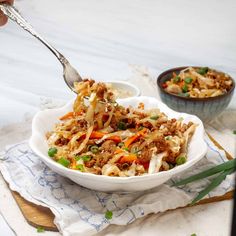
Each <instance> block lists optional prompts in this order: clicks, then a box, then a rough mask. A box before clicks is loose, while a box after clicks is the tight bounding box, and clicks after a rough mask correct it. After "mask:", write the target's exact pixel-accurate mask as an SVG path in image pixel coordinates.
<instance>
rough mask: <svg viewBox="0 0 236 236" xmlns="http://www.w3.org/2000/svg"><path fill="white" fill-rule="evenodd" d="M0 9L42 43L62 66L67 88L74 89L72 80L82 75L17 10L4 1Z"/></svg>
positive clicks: (76, 80)
mask: <svg viewBox="0 0 236 236" xmlns="http://www.w3.org/2000/svg"><path fill="white" fill-rule="evenodd" d="M0 10H1V11H2V12H3V13H4V14H5V15H6V16H8V17H9V18H10V19H11V20H13V21H15V22H16V23H17V24H18V25H19V26H20V27H21V28H23V29H24V30H26V31H28V32H29V33H30V34H31V35H33V36H34V37H35V38H37V39H38V40H39V41H40V42H41V43H43V44H44V45H45V46H46V47H47V48H48V49H49V50H50V51H51V52H52V53H53V54H54V55H55V56H56V58H57V59H58V60H59V61H60V63H61V64H62V66H63V77H64V80H65V82H66V84H67V85H68V86H69V88H70V89H71V90H72V91H74V92H75V90H74V82H79V81H82V77H81V76H80V75H79V73H78V72H77V71H76V69H75V68H73V67H72V66H71V64H70V63H69V61H68V60H67V59H66V58H65V57H64V56H63V55H62V54H61V53H60V52H59V51H58V50H56V49H55V48H54V47H53V46H51V45H50V44H49V43H48V42H47V41H46V40H45V39H44V38H43V37H42V36H40V35H39V34H38V33H37V32H36V31H35V29H34V28H33V27H32V26H31V25H30V24H29V23H28V22H27V21H26V20H25V19H24V18H23V17H22V16H21V14H20V13H19V11H18V10H17V9H16V8H15V7H13V6H10V5H8V4H6V3H2V4H0Z"/></svg>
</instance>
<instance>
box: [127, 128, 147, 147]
mask: <svg viewBox="0 0 236 236" xmlns="http://www.w3.org/2000/svg"><path fill="white" fill-rule="evenodd" d="M146 132H147V129H145V128H143V129H142V130H140V131H138V132H137V133H136V134H135V135H134V136H131V137H130V138H128V139H127V140H126V141H125V142H124V145H125V147H126V148H127V147H129V145H130V144H131V143H133V142H135V141H136V140H137V139H138V138H140V137H142V136H144V134H145V133H146Z"/></svg>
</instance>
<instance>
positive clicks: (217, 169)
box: [173, 159, 236, 186]
mask: <svg viewBox="0 0 236 236" xmlns="http://www.w3.org/2000/svg"><path fill="white" fill-rule="evenodd" d="M232 168H236V159H233V160H230V161H226V162H225V163H222V164H220V165H217V166H215V167H212V168H210V169H208V170H205V171H202V172H200V173H198V174H196V175H192V176H190V177H188V178H186V179H182V180H180V181H179V182H176V183H175V184H174V185H173V186H180V185H184V184H188V183H191V182H193V181H196V180H199V179H204V178H206V177H209V176H211V175H215V174H217V173H219V172H222V171H224V170H228V169H232Z"/></svg>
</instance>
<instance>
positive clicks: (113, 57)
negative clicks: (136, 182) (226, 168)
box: [0, 0, 236, 236]
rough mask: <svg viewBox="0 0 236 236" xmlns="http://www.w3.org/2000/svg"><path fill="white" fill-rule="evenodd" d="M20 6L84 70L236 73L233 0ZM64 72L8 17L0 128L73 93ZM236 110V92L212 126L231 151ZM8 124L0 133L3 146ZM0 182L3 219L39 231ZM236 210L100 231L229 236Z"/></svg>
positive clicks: (105, 0) (124, 75) (33, 1)
mask: <svg viewBox="0 0 236 236" xmlns="http://www.w3.org/2000/svg"><path fill="white" fill-rule="evenodd" d="M16 6H17V7H18V8H19V9H20V10H21V12H22V13H23V15H24V16H25V17H26V18H27V19H28V20H29V21H30V22H31V23H32V24H33V25H34V26H35V28H36V29H38V31H39V32H41V34H42V35H44V36H45V37H46V38H47V39H48V41H50V42H52V43H53V44H54V45H55V46H56V47H57V48H58V49H60V50H61V51H62V52H63V54H64V55H65V56H67V57H68V59H69V60H70V61H71V63H72V64H73V65H74V66H75V67H76V68H78V69H79V71H80V72H81V74H82V75H83V76H92V77H93V78H95V79H96V80H115V79H121V80H127V79H128V78H130V76H132V75H133V72H132V70H131V67H130V65H133V64H135V65H143V66H145V67H147V68H148V71H149V73H150V75H151V77H152V78H153V79H155V78H156V77H157V75H158V73H160V72H161V71H163V70H165V69H167V68H171V67H174V66H181V65H208V66H211V67H214V68H216V69H219V70H222V71H225V72H228V73H229V74H230V75H232V76H233V77H235V78H236V65H235V61H236V32H235V24H234V22H235V21H236V14H235V10H236V2H235V1H234V0H226V1H221V0H207V1H204V0H199V1H189V0H179V1H171V0H165V1H161V0H146V1H145V0H132V1H131V0H120V1H115V0H101V1H96V0H86V1H82V0H68V1H62V0H50V1H47V0H41V1H37V0H18V1H17V0H16ZM61 72H62V70H61V67H60V64H59V63H58V62H57V61H56V59H55V58H54V57H53V55H51V54H50V52H49V51H47V49H46V48H44V46H42V45H41V44H40V43H39V42H37V41H36V40H34V39H33V38H32V37H31V36H30V35H28V34H27V33H25V32H24V31H23V30H21V29H20V28H19V27H18V26H17V25H15V24H14V23H11V22H10V23H9V24H8V25H7V26H6V27H4V28H1V29H0V110H1V116H0V126H1V127H3V126H6V125H10V124H12V123H17V122H21V121H23V120H27V118H28V117H30V116H32V115H33V114H34V113H35V112H36V111H37V110H38V109H40V104H45V103H47V99H45V98H42V97H54V98H56V99H63V100H68V99H70V98H72V97H73V95H72V93H71V92H70V90H68V89H67V88H66V87H65V84H64V82H63V80H62V74H61ZM235 110H236V94H235V95H234V98H233V101H232V103H231V104H230V106H229V108H228V111H226V113H225V115H224V114H223V115H222V117H221V119H219V120H218V121H217V122H214V123H212V124H211V127H208V128H209V130H211V131H212V132H213V133H214V132H215V131H214V129H213V128H218V129H220V131H221V133H219V132H215V135H216V138H217V139H218V141H220V143H222V144H224V145H225V147H226V149H227V150H228V151H230V152H231V153H233V152H234V142H233V141H232V140H233V139H232V129H233V128H234V129H235V127H236V121H235V120H234V119H232V122H231V123H224V120H225V117H226V116H229V114H230V116H232V114H235ZM7 130H8V129H7V128H4V129H1V131H0V139H1V142H0V143H1V144H4V139H5V137H6V133H7ZM222 132H224V135H223V134H222ZM222 135H223V138H222ZM0 148H1V149H2V148H3V146H1V147H0ZM0 182H1V183H0V193H1V194H0V199H1V200H2V201H1V202H4V204H0V210H1V212H2V213H3V215H4V217H5V218H6V219H7V221H8V222H9V224H10V225H11V226H12V227H13V228H14V230H15V231H16V232H17V234H18V235H34V234H35V235H37V233H36V232H35V229H34V228H32V227H30V226H28V225H27V223H26V222H25V220H24V219H23V217H22V215H21V213H20V212H19V209H18V208H17V206H16V204H15V202H14V200H13V199H12V197H11V195H10V193H9V191H8V190H7V188H6V186H5V184H4V182H3V181H2V180H1V181H0ZM230 210H231V201H224V202H220V203H216V204H209V205H205V206H199V207H193V208H189V209H182V210H177V211H175V212H167V213H165V214H163V215H162V216H159V217H156V216H155V215H151V216H149V217H145V218H144V219H141V220H138V221H136V222H135V223H133V224H131V225H129V226H126V227H118V226H111V227H109V228H108V229H107V230H106V231H104V232H103V233H102V234H100V235H155V229H162V232H163V235H167V236H168V235H176V236H177V235H181V236H182V235H186V236H188V235H191V234H192V233H196V234H197V235H198V236H201V235H204V236H205V235H206V236H211V235H214V236H225V235H229V230H230V221H231V212H230ZM206 219H207V224H206ZM0 222H2V221H1V220H0ZM2 227H3V224H2V223H0V228H2ZM45 235H57V233H46V234H45Z"/></svg>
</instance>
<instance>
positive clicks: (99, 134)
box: [90, 131, 121, 143]
mask: <svg viewBox="0 0 236 236" xmlns="http://www.w3.org/2000/svg"><path fill="white" fill-rule="evenodd" d="M106 134H107V133H102V132H99V131H93V132H92V134H91V135H90V139H100V138H102V137H103V136H104V135H106ZM106 139H107V140H113V141H114V142H116V143H120V142H121V138H120V137H119V136H118V135H114V136H111V137H108V138H106Z"/></svg>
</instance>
